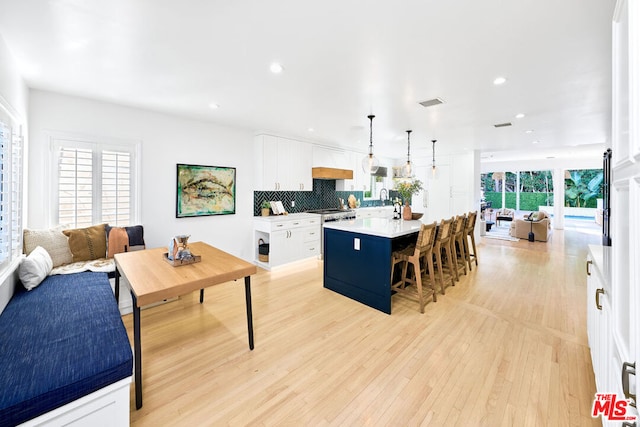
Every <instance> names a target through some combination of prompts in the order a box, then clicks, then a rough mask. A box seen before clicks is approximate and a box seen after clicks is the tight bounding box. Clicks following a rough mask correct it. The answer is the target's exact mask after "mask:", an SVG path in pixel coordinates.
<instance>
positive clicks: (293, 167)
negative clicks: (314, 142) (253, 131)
mask: <svg viewBox="0 0 640 427" xmlns="http://www.w3.org/2000/svg"><path fill="white" fill-rule="evenodd" d="M255 149H256V157H255V165H256V170H255V189H256V190H264V191H273V190H277V191H311V190H312V189H313V178H312V177H311V166H312V147H311V144H309V143H307V142H301V141H295V140H292V139H287V138H281V137H278V136H273V135H257V136H256V137H255Z"/></svg>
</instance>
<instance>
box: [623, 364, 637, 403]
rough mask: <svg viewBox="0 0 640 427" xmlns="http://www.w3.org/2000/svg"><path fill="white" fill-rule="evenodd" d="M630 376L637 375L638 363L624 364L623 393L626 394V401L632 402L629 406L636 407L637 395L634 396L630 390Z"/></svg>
mask: <svg viewBox="0 0 640 427" xmlns="http://www.w3.org/2000/svg"><path fill="white" fill-rule="evenodd" d="M629 375H633V376H635V375H636V363H635V362H633V363H629V362H624V363H623V364H622V392H623V393H624V397H625V399H630V400H631V402H629V404H630V405H631V406H633V407H634V408H635V407H636V395H635V394H632V393H631V391H630V390H629Z"/></svg>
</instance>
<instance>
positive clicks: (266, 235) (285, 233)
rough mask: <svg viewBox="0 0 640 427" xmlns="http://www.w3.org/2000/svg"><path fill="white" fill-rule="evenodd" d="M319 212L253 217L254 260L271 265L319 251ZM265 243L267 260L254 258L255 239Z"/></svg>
mask: <svg viewBox="0 0 640 427" xmlns="http://www.w3.org/2000/svg"><path fill="white" fill-rule="evenodd" d="M320 233H321V229H320V215H317V214H306V213H300V214H291V215H285V216H277V217H255V218H254V238H255V241H256V245H255V246H256V249H255V259H256V264H258V265H260V266H261V267H263V268H266V269H268V270H269V269H271V268H273V267H277V266H280V265H284V264H288V263H290V262H294V261H298V260H302V259H306V258H310V257H314V256H315V257H317V256H319V255H320V244H321V243H320V239H321V234H320ZM260 239H262V240H263V241H264V242H265V243H269V261H268V262H262V261H259V259H258V241H259V240H260Z"/></svg>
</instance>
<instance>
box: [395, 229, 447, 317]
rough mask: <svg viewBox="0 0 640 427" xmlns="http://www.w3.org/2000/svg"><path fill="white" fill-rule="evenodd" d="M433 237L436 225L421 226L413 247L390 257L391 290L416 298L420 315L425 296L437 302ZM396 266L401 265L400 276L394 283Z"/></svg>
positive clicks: (422, 310)
mask: <svg viewBox="0 0 640 427" xmlns="http://www.w3.org/2000/svg"><path fill="white" fill-rule="evenodd" d="M435 236H436V223H435V222H434V223H433V224H423V225H422V226H421V227H420V231H419V232H418V239H417V240H416V243H415V245H411V246H409V247H407V248H405V249H403V250H400V251H395V252H393V254H392V255H391V290H392V291H395V292H396V293H398V294H404V295H409V296H413V297H416V296H417V299H418V302H419V304H420V313H424V306H425V304H426V298H425V297H426V296H429V294H430V295H431V296H432V297H433V301H434V302H436V301H437V297H436V287H435V274H434V268H433V243H434V240H435ZM398 264H402V274H401V276H400V280H398V281H397V282H394V281H393V280H394V278H393V276H394V271H395V267H396V265H398ZM409 267H411V268H409ZM425 280H426V283H425ZM425 284H426V286H425Z"/></svg>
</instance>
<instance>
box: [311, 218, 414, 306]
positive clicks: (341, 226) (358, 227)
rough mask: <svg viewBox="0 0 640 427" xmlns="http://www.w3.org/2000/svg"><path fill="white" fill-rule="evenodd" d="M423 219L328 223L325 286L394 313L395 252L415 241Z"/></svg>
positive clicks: (326, 229) (326, 226)
mask: <svg viewBox="0 0 640 427" xmlns="http://www.w3.org/2000/svg"><path fill="white" fill-rule="evenodd" d="M421 225H422V222H420V221H404V220H393V219H386V218H364V219H356V220H350V221H336V222H329V223H325V224H324V227H323V233H324V287H325V288H327V289H331V290H332V291H335V292H338V293H340V294H342V295H344V296H346V297H349V298H351V299H354V300H356V301H359V302H361V303H363V304H366V305H368V306H369V307H373V308H375V309H377V310H380V311H382V312H384V313H387V314H391V253H392V252H393V251H395V250H398V249H401V248H403V247H406V246H408V245H409V244H411V243H415V241H416V238H417V235H418V232H419V231H420V226H421Z"/></svg>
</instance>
